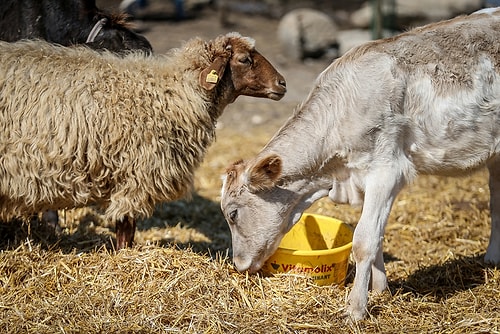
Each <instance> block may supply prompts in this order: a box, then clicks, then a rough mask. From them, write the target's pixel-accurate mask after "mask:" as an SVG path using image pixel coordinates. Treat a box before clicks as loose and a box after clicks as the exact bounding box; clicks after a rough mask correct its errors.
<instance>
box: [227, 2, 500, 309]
mask: <svg viewBox="0 0 500 334" xmlns="http://www.w3.org/2000/svg"><path fill="white" fill-rule="evenodd" d="M499 40H500V11H498V10H496V11H487V12H482V13H476V14H472V15H469V16H463V17H458V18H455V19H452V20H448V21H443V22H439V23H435V24H431V25H428V26H424V27H421V28H417V29H414V30H412V31H409V32H407V33H403V34H401V35H399V36H396V37H393V38H388V39H385V40H379V41H374V42H370V43H368V44H365V45H363V46H361V47H359V48H356V49H353V50H352V51H351V52H349V53H347V54H346V55H344V56H343V57H342V58H340V59H338V60H336V61H335V62H334V63H333V64H331V66H330V67H328V68H327V69H326V70H325V71H324V72H323V73H322V74H321V75H320V76H319V77H318V79H317V81H316V85H315V87H314V88H313V89H312V91H311V93H310V94H309V97H308V98H307V99H306V100H305V101H304V102H303V103H302V105H301V106H299V108H298V109H297V110H296V112H295V114H294V115H293V116H292V117H291V118H290V119H289V120H288V121H287V123H286V124H285V125H284V126H283V127H282V128H281V129H280V130H279V131H278V132H277V133H276V135H275V136H274V137H273V138H272V139H271V141H270V142H269V143H268V144H267V145H266V147H265V148H264V149H263V150H262V151H261V152H260V153H259V154H258V155H257V156H256V157H255V158H253V159H251V160H249V161H246V162H242V161H240V162H237V163H235V164H233V165H232V166H231V167H230V168H229V169H228V171H227V175H226V177H225V180H224V184H223V188H222V203H221V205H222V210H223V212H224V214H225V216H226V219H227V221H228V223H229V227H230V229H231V233H232V245H233V260H234V263H235V265H236V267H237V268H238V269H239V270H249V271H251V272H255V271H257V270H258V269H259V268H261V266H262V264H263V262H264V261H265V260H266V259H267V258H268V257H269V256H270V255H271V254H273V253H274V251H275V250H276V248H277V247H278V244H279V242H280V240H281V238H282V237H283V235H284V234H285V233H286V232H287V231H288V230H290V228H291V227H292V226H293V224H295V223H296V222H297V220H298V219H299V217H300V215H301V214H302V212H303V211H304V210H305V209H306V208H307V207H309V206H310V205H311V204H312V203H313V202H314V201H315V200H317V199H319V198H321V197H324V196H329V197H330V198H331V199H332V200H333V201H336V202H341V203H355V202H363V200H364V202H363V203H364V204H363V211H362V214H361V218H360V220H359V223H358V225H357V227H356V231H355V233H354V240H353V255H354V259H355V261H356V277H355V280H354V285H353V288H352V291H351V293H350V296H349V305H348V312H349V314H350V315H351V316H352V317H353V318H355V319H361V318H363V316H364V315H365V313H366V305H367V300H368V289H369V286H370V281H371V287H372V288H373V289H374V290H378V291H381V290H384V289H385V288H386V287H387V279H386V274H385V268H384V260H383V255H382V239H383V235H384V228H385V225H386V222H387V219H388V216H389V212H390V210H391V206H392V203H393V201H394V199H395V197H396V195H397V194H398V192H399V191H400V190H401V189H402V188H403V186H404V185H405V184H407V183H408V182H410V181H412V180H413V179H414V177H415V176H416V175H417V174H419V173H421V174H440V175H457V174H461V173H466V172H469V171H471V170H474V169H477V168H480V167H481V166H485V165H486V166H487V167H488V169H489V172H490V189H491V218H492V225H491V237H490V243H489V246H488V249H487V251H486V256H485V260H486V261H487V262H491V263H494V264H497V265H498V264H499V263H500V157H499V153H500V145H499V142H500V126H499V125H500V44H499V43H498V41H499Z"/></svg>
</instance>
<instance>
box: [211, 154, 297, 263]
mask: <svg viewBox="0 0 500 334" xmlns="http://www.w3.org/2000/svg"><path fill="white" fill-rule="evenodd" d="M281 164H282V162H281V159H280V158H279V157H278V156H277V155H269V156H267V157H265V158H263V159H259V160H252V161H248V162H243V161H238V162H236V163H234V164H233V165H231V166H230V167H229V168H228V169H227V171H226V175H225V176H224V178H223V185H222V198H221V208H222V212H223V213H224V216H225V217H226V220H227V222H228V225H229V228H230V230H231V236H232V249H233V261H234V264H235V266H236V268H237V269H238V270H239V271H245V270H248V271H250V272H255V271H257V270H259V269H260V268H261V267H262V265H263V264H264V261H266V260H267V259H268V258H269V257H270V256H271V255H272V254H273V253H274V252H275V251H276V249H277V248H278V245H279V243H280V241H281V239H282V238H283V236H284V235H285V234H286V233H287V232H288V231H289V230H290V228H291V227H292V226H293V224H294V223H295V222H297V220H298V219H299V218H300V212H296V211H295V209H296V208H297V206H296V204H297V203H298V202H299V201H300V196H299V195H298V194H297V193H296V192H294V191H291V190H289V189H286V188H285V187H282V186H281V185H280V175H281V168H282V166H281Z"/></svg>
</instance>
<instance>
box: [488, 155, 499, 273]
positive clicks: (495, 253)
mask: <svg viewBox="0 0 500 334" xmlns="http://www.w3.org/2000/svg"><path fill="white" fill-rule="evenodd" d="M488 170H489V173H490V182H489V185H490V212H491V234H490V243H489V245H488V249H487V250H486V255H485V256H484V261H485V262H487V263H492V264H494V265H496V266H499V265H500V158H497V159H495V160H494V161H493V162H491V163H490V164H489V165H488Z"/></svg>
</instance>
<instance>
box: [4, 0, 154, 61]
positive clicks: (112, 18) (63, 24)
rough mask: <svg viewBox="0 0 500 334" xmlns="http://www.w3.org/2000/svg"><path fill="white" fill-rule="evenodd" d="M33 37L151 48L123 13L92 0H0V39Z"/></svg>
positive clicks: (97, 45) (111, 47)
mask: <svg viewBox="0 0 500 334" xmlns="http://www.w3.org/2000/svg"><path fill="white" fill-rule="evenodd" d="M35 38H36V39H44V40H47V41H49V42H52V43H57V44H61V45H64V46H70V45H75V44H86V45H88V46H89V47H91V48H92V49H96V50H100V49H107V50H109V51H112V52H116V53H126V52H128V51H130V50H143V51H145V52H147V53H151V51H152V47H151V44H150V43H149V42H148V40H147V39H146V38H145V37H144V36H142V35H139V34H137V33H136V32H134V31H132V30H131V29H130V27H129V24H128V23H127V22H126V20H125V17H124V16H123V15H113V14H109V13H106V12H104V11H102V10H100V9H98V8H97V6H96V4H95V0H1V1H0V40H4V41H7V42H13V41H17V40H20V39H35Z"/></svg>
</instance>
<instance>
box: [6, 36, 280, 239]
mask: <svg viewBox="0 0 500 334" xmlns="http://www.w3.org/2000/svg"><path fill="white" fill-rule="evenodd" d="M254 43H255V41H254V40H253V39H251V38H249V37H242V36H241V35H240V34H239V33H228V34H226V35H224V36H219V37H217V38H215V39H213V40H211V41H208V42H204V41H203V40H201V39H199V38H193V39H192V40H190V41H188V42H186V43H185V45H184V46H183V47H182V48H176V49H173V50H171V51H170V52H169V53H168V54H167V55H155V56H146V55H145V54H144V53H142V52H140V51H137V52H133V53H130V54H128V55H126V56H125V57H119V56H117V55H115V54H112V53H110V52H103V53H99V52H97V51H94V50H91V49H89V48H87V47H84V46H80V47H72V48H67V47H62V46H58V45H53V44H50V43H47V42H45V41H41V40H37V41H20V42H15V43H5V42H0V126H1V127H2V131H1V133H0V219H3V220H8V219H12V218H14V217H22V216H24V215H28V214H31V213H33V212H41V211H45V210H49V209H63V208H76V207H82V206H87V205H90V204H95V205H97V206H100V207H102V208H103V209H104V218H105V219H107V220H111V221H114V222H115V224H116V247H117V249H121V248H124V247H127V246H130V245H131V244H132V242H133V238H134V232H135V225H136V219H138V218H141V217H146V216H149V215H150V214H151V213H152V211H153V208H154V205H155V204H156V203H158V202H164V201H172V200H176V199H179V198H182V197H184V196H187V195H189V192H190V190H191V187H192V183H193V173H194V170H195V169H196V168H197V167H198V166H199V164H200V163H201V161H202V159H203V156H204V154H205V152H206V150H207V147H208V146H209V144H210V143H212V142H213V141H214V139H215V125H216V122H217V118H218V117H219V116H220V115H221V114H222V112H223V110H224V108H225V107H226V106H227V105H228V104H229V103H232V102H234V101H235V99H236V98H237V97H238V96H239V95H247V96H255V97H262V98H270V99H273V100H280V99H281V98H282V97H283V96H284V94H285V92H286V83H285V80H284V78H283V76H282V75H281V74H279V73H278V72H277V71H276V69H275V68H274V67H273V66H272V65H271V64H270V63H269V61H268V60H267V59H266V58H264V57H263V56H262V55H261V54H260V53H259V52H258V51H256V50H255V47H254Z"/></svg>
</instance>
